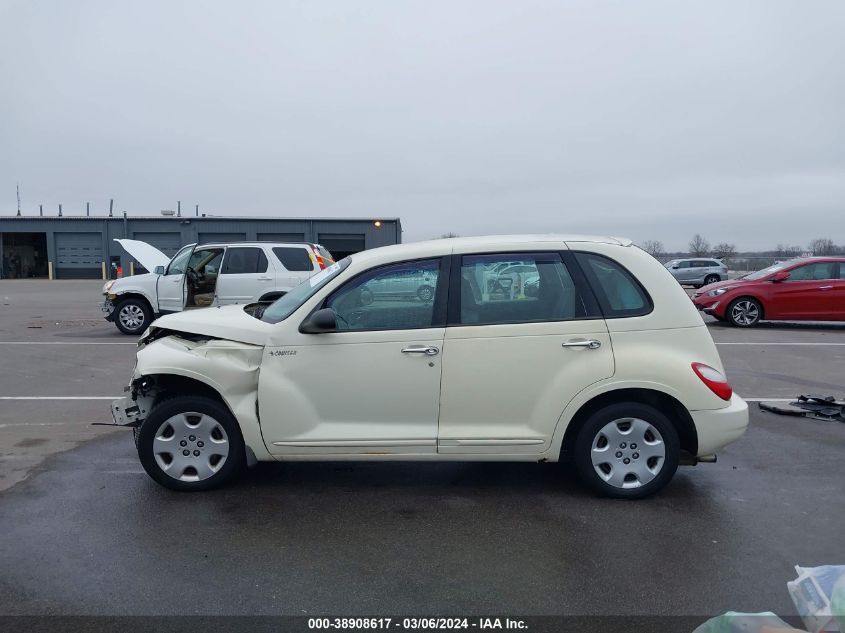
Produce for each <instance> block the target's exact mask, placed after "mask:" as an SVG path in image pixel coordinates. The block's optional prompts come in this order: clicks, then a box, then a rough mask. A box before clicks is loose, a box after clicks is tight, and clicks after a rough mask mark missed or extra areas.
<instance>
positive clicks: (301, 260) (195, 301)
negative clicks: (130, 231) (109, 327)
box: [103, 239, 334, 334]
mask: <svg viewBox="0 0 845 633" xmlns="http://www.w3.org/2000/svg"><path fill="white" fill-rule="evenodd" d="M115 241H116V242H118V243H119V244H120V245H121V246H122V247H123V248H124V249H125V250H126V251H127V252H128V253H129V254H130V255H131V256H132V257H134V258H135V259H136V260H138V262H140V264H141V265H142V266H143V267H144V268H146V269H147V270H150V271H152V272H150V273H147V274H143V275H132V276H130V277H124V278H122V279H114V280H111V281H108V282H106V284H105V285H104V286H103V295H105V301H104V302H103V312H105V313H106V320H108V321H112V322H114V324H115V325H116V326H117V329H118V330H120V331H121V332H123V333H124V334H140V333H142V332H143V331H144V330H145V329H146V328H147V327H148V326H149V325H150V323H151V322H152V321H153V319H155V318H157V317H158V316H160V315H162V314H169V313H171V312H180V311H182V310H185V309H190V308H203V307H208V306H217V305H226V304H234V303H255V302H270V301H275V300H276V299H278V298H279V297H281V296H283V295H284V294H285V293H286V292H287V291H288V290H290V289H291V288H293V287H294V286H297V285H299V284H300V283H301V282H303V281H305V280H306V279H308V278H309V277H310V276H311V275H313V274H315V273H318V272H320V271H321V270H323V269H324V268H326V267H327V266H329V265H331V264H332V263H333V262H334V259H333V258H332V256H331V254H330V253H329V252H328V251H327V250H326V249H325V248H323V247H322V246H320V245H319V244H308V243H293V244H291V243H276V242H238V243H233V244H203V245H202V246H198V245H196V244H189V245H187V246H185V247H183V248H182V249H181V250H180V251H179V252H178V253H176V255H174V256H173V258H172V259H171V258H169V257H168V256H167V255H165V254H164V253H162V252H161V251H160V250H158V249H157V248H155V247H154V246H151V245H150V244H147V243H146V242H141V241H138V240H120V239H119V240H115Z"/></svg>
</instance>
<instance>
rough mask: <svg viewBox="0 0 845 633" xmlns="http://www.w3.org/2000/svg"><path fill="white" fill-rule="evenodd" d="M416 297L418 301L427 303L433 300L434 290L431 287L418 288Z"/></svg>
mask: <svg viewBox="0 0 845 633" xmlns="http://www.w3.org/2000/svg"><path fill="white" fill-rule="evenodd" d="M417 297H419V299H420V301H422V302H423V303H428V302H429V301H431V300H433V299H434V288H432V287H431V286H420V287H419V288H417Z"/></svg>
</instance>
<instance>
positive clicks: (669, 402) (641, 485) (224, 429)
mask: <svg viewBox="0 0 845 633" xmlns="http://www.w3.org/2000/svg"><path fill="white" fill-rule="evenodd" d="M515 257H518V258H519V259H520V260H522V263H523V264H525V265H529V264H530V265H532V266H533V267H534V268H535V269H536V272H537V280H536V281H537V288H536V294H535V295H534V296H531V297H528V296H518V297H512V298H502V297H495V298H494V297H492V296H487V295H485V293H483V292H481V291H480V284H481V283H483V282H484V280H485V272H486V271H487V270H489V269H490V267H491V266H490V265H491V264H495V263H498V262H502V261H513V260H514V258H515ZM420 278H427V279H428V280H429V282H430V283H431V285H432V287H433V288H434V298H433V300H432V301H372V302H367V301H362V290H363V289H365V288H368V287H373V286H374V285H377V284H378V285H383V286H384V287H390V285H391V284H392V283H393V282H394V281H395V282H396V283H397V284H399V285H400V286H405V287H407V288H411V287H413V285H415V284H416V283H417V281H416V280H419V279H420ZM671 279H672V278H671V276H670V275H669V274H668V273H667V272H666V270H665V269H664V268H663V267H662V266H661V265H660V264H659V263H658V262H657V261H656V260H655V259H654V258H652V257H651V256H650V255H648V254H647V253H645V251H642V250H640V249H639V248H635V247H633V246H632V245H631V242H630V241H628V240H620V239H616V238H585V237H579V236H572V237H565V236H548V235H542V236H495V237H483V238H459V239H451V240H449V239H444V240H435V241H432V242H418V243H413V244H403V245H397V246H388V247H385V248H378V249H373V250H370V251H364V252H361V253H357V254H355V255H352V256H351V257H348V258H345V259H343V260H342V261H340V262H338V263H336V264H334V265H332V266H330V267H329V268H327V269H326V270H324V271H322V272H320V273H317V274H316V275H315V276H313V277H312V278H311V279H309V280H308V282H306V283H303V284H301V285H299V286H297V287H296V288H294V289H293V290H292V291H291V292H289V293H288V294H286V295H285V296H283V297H282V298H280V299H279V300H278V301H276V302H275V303H273V304H272V305H270V306H269V307H267V308H266V309H264V310H258V311H257V310H256V309H255V308H254V306H225V307H223V308H220V309H219V310H197V311H187V312H183V313H181V314H172V315H168V316H165V317H162V318H161V319H159V320H158V321H156V322H155V323H154V324H153V325H152V327H151V328H150V330H149V332H148V333H147V334H146V335H145V336H144V337H143V338H142V340H141V341H140V343H139V346H140V350H139V351H138V354H137V363H136V366H135V370H134V374H133V377H132V380H131V383H130V385H129V393H128V395H127V397H126V398H122V399H120V400H117V401H115V402H113V403H112V413H113V415H114V419H115V423H116V424H119V425H123V426H129V427H132V428H133V430H134V434H135V440H136V446H137V449H138V455H139V458H140V461H141V464H142V465H143V467H144V469H145V470H146V471H147V473H148V474H149V475H150V476H151V477H152V478H153V479H154V480H155V481H157V482H158V483H160V484H162V485H164V486H167V487H169V488H174V489H177V490H186V491H191V490H204V489H207V488H211V487H214V486H218V485H221V484H223V483H225V482H227V481H230V480H231V479H232V478H233V477H234V476H235V475H236V474H237V473H238V471H239V470H240V469H241V468H242V466H244V465H245V464H246V463H255V462H256V461H274V460H281V461H284V460H287V459H292V460H380V461H383V460H391V459H392V460H412V459H417V460H425V461H432V460H448V461H455V460H475V461H481V460H483V461H526V462H545V461H558V460H559V459H561V458H571V459H572V460H573V461H574V463H575V466H576V469H577V471H578V473H579V474H580V476H581V477H582V478H583V480H584V481H585V482H586V483H587V484H588V485H589V486H591V487H592V488H593V489H595V490H596V491H597V492H598V493H600V494H604V495H608V496H613V497H624V498H639V497H644V496H647V495H650V494H652V493H654V492H656V491H658V490H660V489H661V488H662V487H663V486H665V485H666V484H667V483H668V482H669V481H670V480H671V479H672V477H673V475H674V473H675V470H676V469H677V467H678V465H679V463H681V462H682V461H683V463H687V464H691V463H696V462H699V461H704V462H709V461H714V460H715V456H714V453H715V452H716V451H717V450H719V449H720V448H721V447H723V446H725V445H726V444H728V443H730V442H732V441H734V440H736V439H737V438H738V437H740V436H741V435H742V433H743V432H744V431H745V428H746V425H747V423H748V407H747V405H746V404H745V402H744V401H743V400H742V399H741V398H739V397H738V396H736V395H735V394H734V393H733V391H732V389H731V387H730V385H729V384H728V382H727V379H726V378H725V376H724V370H723V369H722V363H721V361H720V359H719V354H718V352H717V351H716V347H715V345H714V344H713V341H712V339H711V338H710V334H709V331H708V328H707V327H706V326H705V325H704V322H703V321H702V319H701V316H700V315H699V314H698V312H697V311H696V310H695V308H694V307H693V305H692V303H691V302H690V301H689V299H688V298H687V296H686V294H685V293H684V291H683V290H682V289H681V287H680V286H679V285H678V284H675V283H673V282H672V280H671ZM408 280H414V281H413V283H411V284H410V285H408ZM327 368H330V370H327Z"/></svg>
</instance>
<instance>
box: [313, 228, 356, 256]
mask: <svg viewBox="0 0 845 633" xmlns="http://www.w3.org/2000/svg"><path fill="white" fill-rule="evenodd" d="M317 241H318V242H319V243H320V244H321V245H322V246H325V247H326V249H328V251H329V252H330V253H331V254H332V257H334V258H335V261H338V260H341V259H343V258H344V257H346V256H347V255H352V254H353V253H358V252H360V251H363V250H364V248H365V246H364V235H363V234H355V233H320V234H319V236H318V239H317Z"/></svg>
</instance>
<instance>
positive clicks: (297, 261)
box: [273, 246, 314, 272]
mask: <svg viewBox="0 0 845 633" xmlns="http://www.w3.org/2000/svg"><path fill="white" fill-rule="evenodd" d="M273 254H274V255H275V256H276V257H278V258H279V262H281V264H282V266H284V267H285V269H286V270H291V271H296V272H300V271H310V270H314V263H313V262H312V261H311V257H310V256H309V255H308V251H307V250H306V249H305V248H303V247H297V246H275V247H273Z"/></svg>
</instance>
